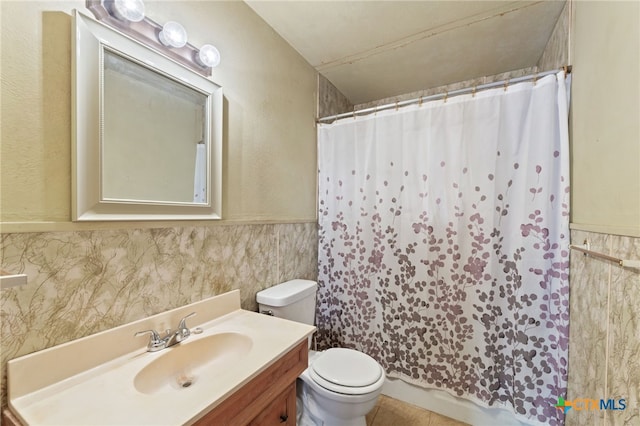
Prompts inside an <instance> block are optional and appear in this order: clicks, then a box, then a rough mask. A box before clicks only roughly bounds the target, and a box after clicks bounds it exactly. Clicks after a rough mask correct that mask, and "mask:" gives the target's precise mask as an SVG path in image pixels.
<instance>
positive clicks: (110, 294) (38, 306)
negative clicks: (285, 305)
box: [0, 223, 318, 406]
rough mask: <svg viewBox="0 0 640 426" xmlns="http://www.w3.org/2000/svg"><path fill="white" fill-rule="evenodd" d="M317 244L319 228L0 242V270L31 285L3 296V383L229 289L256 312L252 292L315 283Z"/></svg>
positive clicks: (68, 235) (27, 236)
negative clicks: (65, 349)
mask: <svg viewBox="0 0 640 426" xmlns="http://www.w3.org/2000/svg"><path fill="white" fill-rule="evenodd" d="M317 240H318V236H317V228H316V223H293V224H267V225H216V226H210V227H195V226H194V227H177V228H161V229H114V230H111V229H109V230H100V231H73V232H46V233H12V234H3V235H2V237H1V240H0V250H1V251H0V253H1V254H2V261H1V265H0V266H1V268H2V269H4V270H7V271H10V272H11V273H24V274H26V275H27V276H28V283H27V285H25V286H22V287H18V288H9V289H5V290H2V292H1V293H0V297H1V300H0V303H1V305H0V307H1V310H0V320H1V325H0V327H1V332H2V333H1V342H0V348H1V350H2V353H1V365H2V376H3V378H4V377H5V374H6V362H7V361H8V360H10V359H12V358H15V357H17V356H21V355H25V354H28V353H31V352H34V351H37V350H41V349H45V348H48V347H51V346H54V345H58V344H61V343H63V342H67V341H70V340H73V339H77V338H80V337H83V336H87V335H90V334H94V333H97V332H99V331H102V330H105V329H109V328H112V327H115V326H118V325H121V324H125V323H128V322H131V321H134V320H137V319H141V318H144V317H147V316H149V315H153V314H156V313H158V312H163V311H166V310H168V309H172V308H175V307H179V306H182V305H185V304H188V303H192V302H195V301H198V300H201V299H204V298H207V297H210V296H213V295H216V294H221V293H224V292H227V291H230V290H233V289H240V293H241V299H242V307H243V308H244V309H249V310H256V309H257V305H256V302H255V294H256V293H257V292H258V291H260V290H262V289H264V288H267V287H270V286H272V285H275V284H277V283H279V282H283V281H286V280H289V279H294V278H305V279H312V280H315V279H317ZM2 382H3V387H2V401H3V404H2V405H3V406H4V405H5V403H6V401H5V388H4V386H5V385H4V383H5V382H6V381H5V380H3V381H2Z"/></svg>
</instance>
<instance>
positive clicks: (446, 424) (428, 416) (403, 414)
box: [367, 395, 466, 426]
mask: <svg viewBox="0 0 640 426" xmlns="http://www.w3.org/2000/svg"><path fill="white" fill-rule="evenodd" d="M367 426H466V424H465V423H461V422H459V421H457V420H454V419H450V418H449V417H445V416H441V415H440V414H437V413H433V412H431V411H429V410H425V409H423V408H420V407H417V406H415V405H412V404H409V403H406V402H403V401H399V400H397V399H394V398H390V397H388V396H385V395H380V399H379V400H378V403H377V404H376V407H375V408H374V409H373V410H371V412H370V413H369V414H368V415H367Z"/></svg>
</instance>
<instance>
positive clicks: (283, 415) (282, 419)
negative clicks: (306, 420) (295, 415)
mask: <svg viewBox="0 0 640 426" xmlns="http://www.w3.org/2000/svg"><path fill="white" fill-rule="evenodd" d="M287 419H289V416H288V415H286V414H281V415H280V423H284V422H286V421H287Z"/></svg>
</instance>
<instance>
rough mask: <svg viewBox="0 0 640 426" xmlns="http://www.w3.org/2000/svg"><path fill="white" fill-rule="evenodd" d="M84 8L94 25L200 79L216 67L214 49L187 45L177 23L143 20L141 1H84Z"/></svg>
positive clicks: (216, 60)
mask: <svg viewBox="0 0 640 426" xmlns="http://www.w3.org/2000/svg"><path fill="white" fill-rule="evenodd" d="M86 6H87V9H89V10H90V11H91V13H93V15H94V16H95V18H96V19H97V20H98V21H102V22H103V23H105V24H107V25H109V26H111V27H113V28H115V29H117V30H118V31H120V32H122V33H124V34H126V35H127V36H129V37H131V38H133V39H134V40H136V41H138V42H140V43H142V44H144V45H147V46H149V47H152V48H153V49H155V50H158V51H159V52H161V53H162V54H163V55H165V56H168V57H169V58H171V59H173V60H174V61H176V62H178V63H180V64H182V65H184V66H185V67H187V68H189V69H191V70H193V71H195V72H197V73H198V74H200V75H204V76H205V77H210V76H211V69H212V68H213V67H215V66H217V65H218V64H219V63H220V52H218V49H216V48H215V47H213V46H211V45H210V44H205V45H204V46H202V49H198V48H197V47H195V46H194V45H192V44H190V43H187V32H186V30H185V29H184V27H182V25H180V24H179V23H177V22H167V23H166V24H165V25H164V26H162V25H160V24H158V23H157V22H155V21H153V20H152V19H150V18H149V17H147V16H145V15H144V4H143V2H142V0H86ZM130 17H132V18H133V20H131V19H130ZM211 48H213V50H212V49H211Z"/></svg>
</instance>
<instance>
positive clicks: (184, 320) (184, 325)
mask: <svg viewBox="0 0 640 426" xmlns="http://www.w3.org/2000/svg"><path fill="white" fill-rule="evenodd" d="M195 316H196V313H195V312H191V313H190V314H189V315H187V316H186V317H184V318H182V319H181V320H180V324H178V330H184V329H187V330H188V328H187V318H191V317H195Z"/></svg>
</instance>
